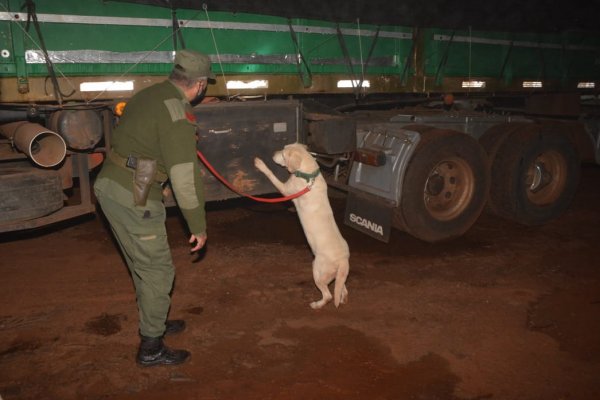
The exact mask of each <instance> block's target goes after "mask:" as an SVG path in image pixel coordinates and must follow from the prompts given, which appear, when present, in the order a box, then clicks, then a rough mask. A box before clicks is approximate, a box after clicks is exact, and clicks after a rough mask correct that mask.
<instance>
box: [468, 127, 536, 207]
mask: <svg viewBox="0 0 600 400" xmlns="http://www.w3.org/2000/svg"><path fill="white" fill-rule="evenodd" d="M529 126H531V123H530V122H507V123H502V124H498V125H494V126H493V127H491V128H490V129H488V130H487V131H486V132H485V133H484V134H483V135H482V136H481V137H480V138H479V144H480V145H481V146H482V147H483V149H484V150H485V152H486V154H487V159H488V165H489V168H490V171H491V170H492V166H493V165H494V160H495V159H496V154H497V153H498V150H499V149H500V147H501V146H502V145H503V144H504V141H505V140H506V138H508V137H509V136H510V135H512V134H513V133H514V132H516V131H518V130H522V129H528V127H529ZM493 183H494V181H493V180H492V185H493ZM486 206H487V210H488V211H489V212H491V213H492V214H495V215H498V214H499V210H497V209H496V208H495V206H494V202H493V201H489V200H488V201H487V202H486Z"/></svg>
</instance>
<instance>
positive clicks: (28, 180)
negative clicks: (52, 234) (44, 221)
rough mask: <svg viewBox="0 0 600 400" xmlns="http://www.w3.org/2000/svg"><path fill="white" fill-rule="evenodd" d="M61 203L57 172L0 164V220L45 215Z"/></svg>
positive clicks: (25, 218)
mask: <svg viewBox="0 0 600 400" xmlns="http://www.w3.org/2000/svg"><path fill="white" fill-rule="evenodd" d="M62 206H63V192H62V185H61V179H60V176H59V174H58V172H56V171H53V170H42V169H37V168H30V167H20V166H19V167H11V166H2V167H0V222H2V223H4V222H9V221H20V220H28V219H33V218H38V217H42V216H44V215H48V214H50V213H52V212H54V211H56V210H58V209H60V208H62Z"/></svg>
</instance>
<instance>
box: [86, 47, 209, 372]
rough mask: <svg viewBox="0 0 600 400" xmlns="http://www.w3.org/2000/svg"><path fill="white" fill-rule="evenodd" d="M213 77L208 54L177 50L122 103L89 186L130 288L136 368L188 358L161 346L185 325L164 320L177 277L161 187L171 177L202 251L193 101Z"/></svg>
mask: <svg viewBox="0 0 600 400" xmlns="http://www.w3.org/2000/svg"><path fill="white" fill-rule="evenodd" d="M214 78H215V76H214V74H213V73H212V72H211V63H210V59H209V58H208V56H206V55H205V54H202V53H199V52H196V51H193V50H181V51H179V52H177V54H176V55H175V65H174V68H173V70H172V72H171V74H170V76H169V79H168V80H166V81H164V82H162V83H158V84H156V85H153V86H151V87H148V88H146V89H144V90H142V91H140V92H139V93H137V94H136V95H135V96H133V98H132V99H131V100H130V101H129V103H128V104H127V106H126V108H125V111H124V114H123V116H122V117H121V120H120V122H119V125H118V127H117V128H116V129H115V131H114V135H113V141H112V144H113V146H112V151H111V152H110V154H109V156H108V157H107V160H106V161H105V162H104V164H103V167H102V170H101V171H100V173H99V175H98V177H97V179H96V182H95V184H94V190H95V193H96V197H97V199H98V202H99V203H100V205H101V207H102V211H103V212H104V214H105V216H106V218H107V219H108V221H109V223H110V226H111V228H112V231H113V233H114V235H115V238H116V239H117V242H118V243H119V246H120V248H121V251H122V252H123V255H124V258H125V260H126V262H127V266H128V267H129V271H130V272H131V276H132V278H133V282H134V285H135V291H136V297H137V304H138V309H139V333H140V335H141V343H140V347H139V351H138V354H137V362H138V363H139V364H141V365H144V366H149V365H157V364H179V363H182V362H184V361H185V360H187V359H188V358H189V356H190V353H189V352H188V351H187V350H173V349H170V348H168V347H167V346H165V345H164V343H163V336H165V335H169V334H173V333H177V332H180V331H182V330H183V329H185V322H184V321H182V320H167V314H168V313H169V307H170V304H171V297H170V292H171V289H172V287H173V280H174V277H175V271H174V268H173V262H172V259H171V252H170V249H169V245H168V242H167V232H166V229H165V207H164V205H163V203H162V188H161V183H162V182H164V181H165V180H167V178H168V179H169V181H170V184H171V187H172V188H173V192H174V194H175V198H176V200H177V204H178V206H179V208H180V209H181V211H182V214H183V216H184V218H185V220H186V222H187V225H188V228H189V230H190V232H191V233H192V234H191V236H190V239H189V242H190V243H191V244H192V246H193V248H192V249H191V251H192V252H194V251H198V250H200V249H201V248H202V247H203V246H204V244H205V242H206V239H207V235H206V219H205V211H204V188H203V183H202V180H201V178H200V169H199V165H198V159H197V156H196V125H195V118H194V114H193V113H192V111H191V105H190V102H193V101H194V100H195V99H197V98H199V97H200V96H201V95H202V94H203V93H204V92H205V90H206V87H207V85H208V80H209V79H214Z"/></svg>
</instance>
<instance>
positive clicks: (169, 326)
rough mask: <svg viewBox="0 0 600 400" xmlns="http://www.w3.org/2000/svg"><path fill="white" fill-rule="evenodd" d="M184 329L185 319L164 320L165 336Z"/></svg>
mask: <svg viewBox="0 0 600 400" xmlns="http://www.w3.org/2000/svg"><path fill="white" fill-rule="evenodd" d="M184 330H185V321H184V320H182V319H170V320H167V322H165V336H167V335H174V334H176V333H179V332H183V331H184Z"/></svg>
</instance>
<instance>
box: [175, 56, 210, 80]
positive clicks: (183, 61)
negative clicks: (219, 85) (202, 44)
mask: <svg viewBox="0 0 600 400" xmlns="http://www.w3.org/2000/svg"><path fill="white" fill-rule="evenodd" d="M210 64H211V63H210V58H209V57H208V56H207V55H206V54H203V53H200V52H198V51H195V50H189V49H185V50H179V51H178V52H177V53H176V54H175V65H176V66H177V65H178V66H179V67H180V68H181V69H182V70H183V72H184V73H185V74H186V75H187V76H189V77H190V78H201V77H206V78H208V79H215V74H213V73H212V71H211V70H210Z"/></svg>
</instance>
